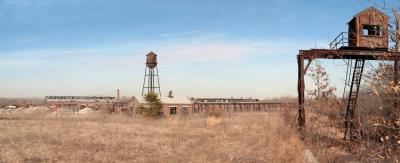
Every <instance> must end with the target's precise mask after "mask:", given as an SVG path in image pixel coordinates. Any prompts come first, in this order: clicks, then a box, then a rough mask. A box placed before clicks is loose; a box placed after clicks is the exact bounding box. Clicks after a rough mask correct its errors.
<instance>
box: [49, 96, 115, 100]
mask: <svg viewBox="0 0 400 163" xmlns="http://www.w3.org/2000/svg"><path fill="white" fill-rule="evenodd" d="M46 99H51V100H66V99H68V100H74V99H77V100H113V99H115V98H114V97H96V96H46Z"/></svg>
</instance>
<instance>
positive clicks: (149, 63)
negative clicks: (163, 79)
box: [142, 52, 161, 96]
mask: <svg viewBox="0 0 400 163" xmlns="http://www.w3.org/2000/svg"><path fill="white" fill-rule="evenodd" d="M156 91H158V92H156ZM150 92H153V93H158V95H159V96H161V88H160V80H159V78H158V68H157V55H156V54H155V53H154V52H150V53H148V54H147V55H146V69H145V71H144V79H143V89H142V96H144V95H145V94H147V93H150Z"/></svg>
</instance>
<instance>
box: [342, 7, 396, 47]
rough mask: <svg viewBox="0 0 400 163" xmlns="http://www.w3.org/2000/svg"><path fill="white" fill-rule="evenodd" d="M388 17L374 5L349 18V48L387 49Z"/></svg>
mask: <svg viewBox="0 0 400 163" xmlns="http://www.w3.org/2000/svg"><path fill="white" fill-rule="evenodd" d="M388 20H389V17H388V16H387V15H385V14H384V13H382V12H381V11H379V10H377V9H376V8H374V7H369V8H367V9H365V10H363V11H361V12H359V13H358V14H356V15H355V16H354V17H353V19H351V20H350V22H349V23H348V24H349V30H348V47H349V48H355V47H357V48H368V49H374V50H387V49H388Z"/></svg>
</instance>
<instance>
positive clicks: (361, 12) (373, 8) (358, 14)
mask: <svg viewBox="0 0 400 163" xmlns="http://www.w3.org/2000/svg"><path fill="white" fill-rule="evenodd" d="M369 10H375V11H377V12H378V13H380V14H382V15H384V16H385V17H388V16H387V15H386V14H385V13H383V12H381V11H379V10H378V9H376V8H375V7H372V6H371V7H368V8H366V9H364V10H362V11H360V12H359V13H357V14H356V15H354V17H358V16H360V15H361V14H363V13H364V12H367V11H369Z"/></svg>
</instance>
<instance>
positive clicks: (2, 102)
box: [0, 97, 45, 107]
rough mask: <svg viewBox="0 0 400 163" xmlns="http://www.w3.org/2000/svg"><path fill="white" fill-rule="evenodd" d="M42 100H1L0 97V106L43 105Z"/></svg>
mask: <svg viewBox="0 0 400 163" xmlns="http://www.w3.org/2000/svg"><path fill="white" fill-rule="evenodd" d="M44 103H45V99H44V98H2V97H0V106H9V105H13V106H18V107H27V106H29V105H44Z"/></svg>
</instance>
